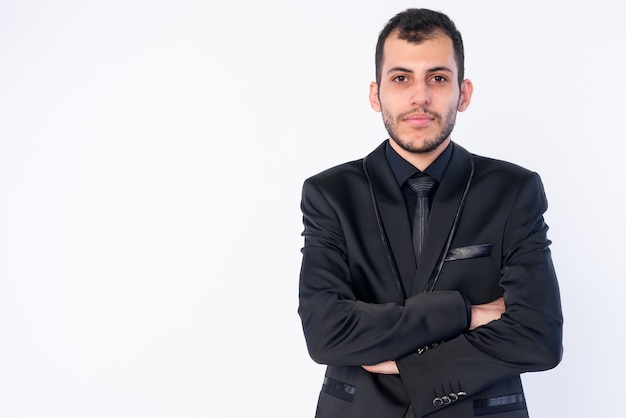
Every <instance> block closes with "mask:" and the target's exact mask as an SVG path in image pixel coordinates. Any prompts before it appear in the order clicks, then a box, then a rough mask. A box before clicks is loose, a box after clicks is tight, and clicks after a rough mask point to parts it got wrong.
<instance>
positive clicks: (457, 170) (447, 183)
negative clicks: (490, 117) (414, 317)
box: [408, 144, 471, 296]
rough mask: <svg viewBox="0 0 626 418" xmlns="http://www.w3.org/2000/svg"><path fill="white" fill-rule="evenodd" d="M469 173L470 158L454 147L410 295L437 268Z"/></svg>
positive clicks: (435, 204) (465, 152)
mask: <svg viewBox="0 0 626 418" xmlns="http://www.w3.org/2000/svg"><path fill="white" fill-rule="evenodd" d="M470 173H471V156H470V154H469V152H467V151H466V150H465V149H464V148H462V147H461V146H459V145H457V144H454V152H453V154H452V158H451V159H450V162H449V163H448V167H447V168H446V172H445V173H444V175H443V178H442V181H441V184H440V185H439V188H438V189H437V192H436V193H435V198H434V200H433V202H432V205H431V210H430V216H429V220H428V227H427V230H426V235H425V237H424V247H423V250H422V254H421V256H420V260H419V262H418V265H417V271H416V273H415V278H414V284H413V286H411V288H412V292H411V293H409V294H408V296H411V295H412V294H415V293H419V292H422V291H423V290H424V287H425V286H426V283H427V282H428V279H429V278H430V276H431V274H432V273H433V271H434V270H435V268H436V267H437V261H438V260H439V257H440V255H441V252H442V251H443V250H444V249H445V245H446V241H447V240H448V236H449V234H450V231H451V229H452V225H453V224H454V218H455V216H456V212H457V209H458V207H459V204H460V203H461V199H462V197H463V192H464V190H465V187H466V184H467V181H468V179H469V176H470Z"/></svg>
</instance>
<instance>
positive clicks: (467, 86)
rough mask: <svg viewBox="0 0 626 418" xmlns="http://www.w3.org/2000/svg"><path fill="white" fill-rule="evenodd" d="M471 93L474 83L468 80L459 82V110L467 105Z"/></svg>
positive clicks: (462, 109)
mask: <svg viewBox="0 0 626 418" xmlns="http://www.w3.org/2000/svg"><path fill="white" fill-rule="evenodd" d="M472 93H474V85H473V84H472V82H471V81H470V80H463V82H462V83H461V97H460V98H459V106H458V108H457V109H458V110H459V112H463V111H464V110H465V109H467V108H468V107H469V104H470V101H471V100H472Z"/></svg>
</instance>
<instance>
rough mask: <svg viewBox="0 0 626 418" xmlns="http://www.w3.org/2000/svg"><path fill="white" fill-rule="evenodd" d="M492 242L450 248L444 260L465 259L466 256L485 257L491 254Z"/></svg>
mask: <svg viewBox="0 0 626 418" xmlns="http://www.w3.org/2000/svg"><path fill="white" fill-rule="evenodd" d="M491 247H493V244H478V245H470V246H468V247H459V248H452V249H451V250H450V251H448V254H446V260H445V261H454V260H465V259H467V258H477V257H487V256H488V255H489V254H491Z"/></svg>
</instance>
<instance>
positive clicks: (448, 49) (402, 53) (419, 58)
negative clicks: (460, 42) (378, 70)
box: [382, 33, 458, 74]
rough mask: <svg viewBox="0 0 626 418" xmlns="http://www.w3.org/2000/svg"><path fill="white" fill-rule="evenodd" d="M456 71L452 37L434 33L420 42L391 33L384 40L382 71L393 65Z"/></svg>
mask: <svg viewBox="0 0 626 418" xmlns="http://www.w3.org/2000/svg"><path fill="white" fill-rule="evenodd" d="M439 66H445V67H447V68H450V69H451V70H452V71H453V72H454V73H455V74H456V73H457V72H458V68H457V64H456V59H455V54H454V45H453V44H452V39H450V37H448V36H447V35H444V34H434V35H433V36H431V37H429V38H428V39H425V40H424V41H422V42H420V43H415V42H409V41H407V40H404V39H400V38H399V37H398V34H397V33H392V34H391V35H390V36H389V37H388V38H387V40H385V44H384V49H383V62H382V69H383V73H384V72H385V71H388V70H389V69H390V68H394V67H405V68H412V69H413V68H414V67H426V68H431V67H439Z"/></svg>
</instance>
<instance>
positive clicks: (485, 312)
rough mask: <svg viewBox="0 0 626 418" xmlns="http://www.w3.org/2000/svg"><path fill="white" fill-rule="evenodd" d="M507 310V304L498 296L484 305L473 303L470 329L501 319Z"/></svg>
mask: <svg viewBox="0 0 626 418" xmlns="http://www.w3.org/2000/svg"><path fill="white" fill-rule="evenodd" d="M505 310H506V306H505V305H504V299H503V298H498V299H496V300H494V301H492V302H489V303H485V304H483V305H472V320H471V323H470V326H469V330H470V331H471V330H473V329H476V328H478V327H480V326H481V325H486V324H488V323H489V322H491V321H496V320H498V319H500V317H501V316H502V314H503V313H504V311H505Z"/></svg>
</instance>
